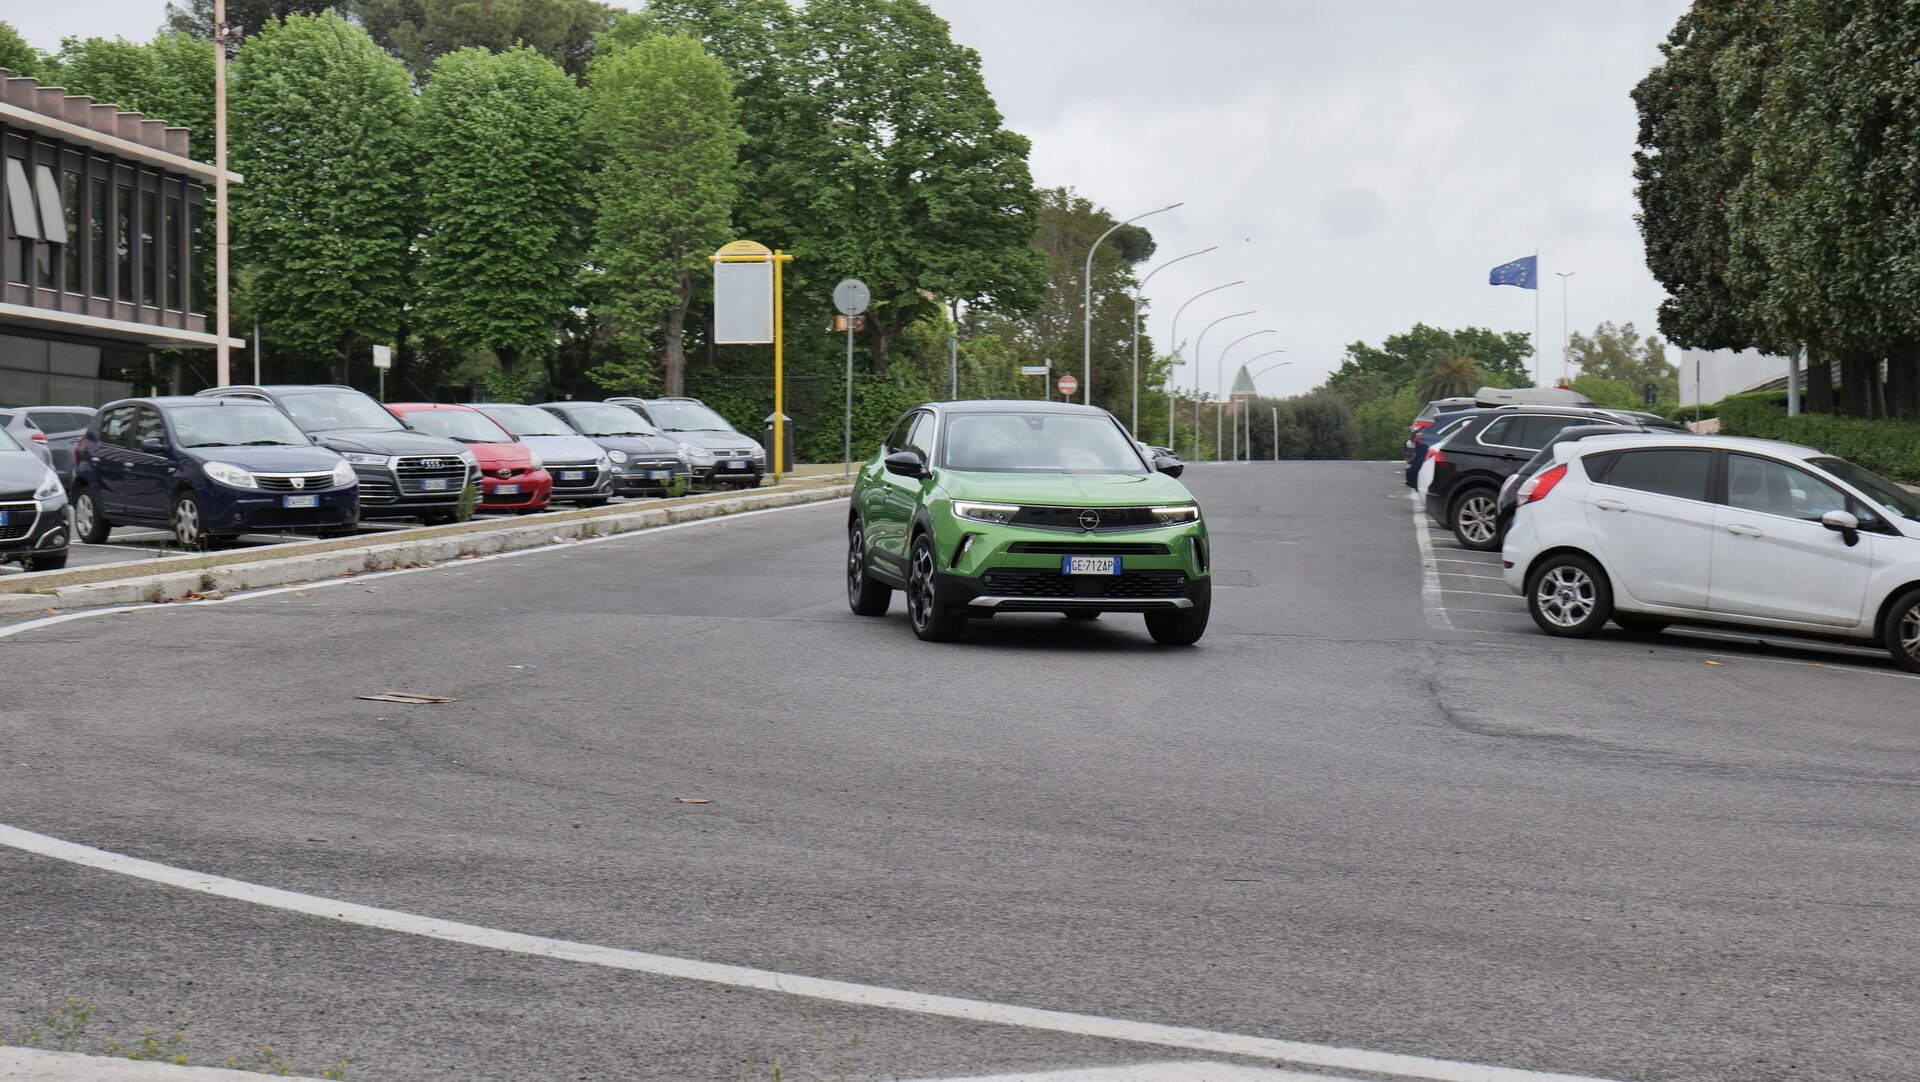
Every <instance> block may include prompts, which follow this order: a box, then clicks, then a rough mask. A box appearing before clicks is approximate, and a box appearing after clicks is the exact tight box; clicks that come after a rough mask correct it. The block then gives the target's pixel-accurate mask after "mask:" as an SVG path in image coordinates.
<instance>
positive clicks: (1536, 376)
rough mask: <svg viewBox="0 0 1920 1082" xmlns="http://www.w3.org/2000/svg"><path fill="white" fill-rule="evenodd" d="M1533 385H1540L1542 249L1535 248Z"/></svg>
mask: <svg viewBox="0 0 1920 1082" xmlns="http://www.w3.org/2000/svg"><path fill="white" fill-rule="evenodd" d="M1533 385H1534V386H1535V387H1538V386H1540V385H1541V384H1540V249H1538V248H1535V249H1534V250H1533Z"/></svg>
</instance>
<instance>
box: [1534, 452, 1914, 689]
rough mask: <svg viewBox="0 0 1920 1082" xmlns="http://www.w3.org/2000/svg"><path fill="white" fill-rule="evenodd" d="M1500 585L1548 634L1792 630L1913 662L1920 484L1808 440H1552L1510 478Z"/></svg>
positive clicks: (1907, 664)
mask: <svg viewBox="0 0 1920 1082" xmlns="http://www.w3.org/2000/svg"><path fill="white" fill-rule="evenodd" d="M1515 499H1516V510H1515V514H1514V516H1513V523H1512V526H1511V528H1510V529H1509V530H1508V532H1507V536H1506V540H1505V544H1504V546H1503V548H1502V550H1501V567H1502V569H1503V572H1504V575H1505V579H1506V583H1507V586H1508V587H1509V588H1510V589H1512V590H1513V591H1514V592H1515V593H1518V594H1520V595H1522V596H1523V597H1524V598H1525V599H1526V602H1527V608H1528V610H1529V612H1530V613H1531V614H1532V616H1533V619H1534V622H1535V623H1536V624H1537V625H1539V627H1540V629H1541V630H1543V631H1545V632H1547V633H1548V634H1550V635H1562V636H1573V637H1578V636H1586V635H1591V634H1593V633H1594V632H1596V631H1598V630H1599V629H1600V628H1601V627H1603V626H1604V625H1605V624H1606V623H1607V622H1608V621H1612V622H1613V623H1615V624H1617V625H1618V626H1620V627H1622V628H1624V629H1626V630H1627V631H1629V632H1634V633H1639V634H1655V633H1658V632H1660V631H1662V630H1664V629H1666V628H1667V627H1668V626H1670V625H1672V624H1680V623H1685V624H1702V625H1719V626H1725V627H1732V628H1740V629H1744V630H1749V631H1752V630H1762V631H1774V632H1789V633H1793V634H1797V635H1805V636H1812V637H1817V638H1826V639H1833V640H1838V641H1843V642H1852V643H1856V644H1877V645H1879V646H1881V647H1883V648H1885V649H1886V650H1887V651H1888V652H1889V653H1890V654H1891V655H1892V656H1893V659H1894V661H1895V662H1897V663H1898V664H1899V665H1900V666H1901V667H1903V668H1905V669H1908V670H1912V671H1920V497H1916V496H1915V495H1914V494H1913V493H1912V492H1909V491H1908V490H1907V489H1905V488H1903V487H1901V486H1900V485H1897V484H1895V483H1894V482H1892V481H1889V480H1887V479H1886V478H1884V477H1881V476H1879V475H1877V474H1875V473H1873V472H1871V471H1869V470H1866V469H1863V468H1861V467H1859V466H1857V465H1855V464H1853V463H1851V462H1848V461H1846V460H1844V459H1840V458H1835V457H1833V456H1831V455H1827V454H1824V453H1822V452H1820V451H1817V450H1814V449H1812V448H1809V447H1799V446H1795V445H1793V444H1787V443H1778V442H1775V441H1772V440H1758V439H1748V438H1742V437H1737V436H1717V435H1716V436H1699V435H1693V434H1690V433H1675V432H1666V431H1652V432H1631V433H1629V432H1622V433H1621V434H1617V435H1615V434H1590V435H1586V436H1584V437H1582V438H1579V439H1572V440H1567V441H1564V442H1561V443H1559V444H1556V445H1555V446H1553V447H1552V448H1550V449H1549V460H1548V462H1547V463H1545V464H1544V468H1541V469H1539V470H1538V471H1537V472H1535V473H1534V474H1533V475H1532V476H1530V477H1528V478H1527V479H1526V480H1525V481H1524V482H1522V483H1520V484H1519V485H1518V486H1517V488H1516V490H1515Z"/></svg>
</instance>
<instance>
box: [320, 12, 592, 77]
mask: <svg viewBox="0 0 1920 1082" xmlns="http://www.w3.org/2000/svg"><path fill="white" fill-rule="evenodd" d="M345 6H347V7H349V8H351V9H352V11H353V14H354V17H355V18H357V19H359V21H360V24H361V25H362V26H364V27H366V28H367V32H368V33H369V34H372V35H373V40H375V41H377V42H379V43H380V44H381V46H382V47H384V48H386V49H389V50H391V51H392V52H393V53H394V55H396V56H398V57H400V58H401V59H402V60H404V61H406V64H407V67H408V69H409V70H411V71H412V72H413V73H414V75H415V77H416V78H418V79H421V80H422V81H424V80H425V79H427V78H428V77H429V75H430V73H431V72H432V71H433V70H434V62H435V61H436V60H437V59H439V58H440V57H442V56H445V55H446V54H448V53H451V52H455V51H457V50H459V49H463V48H468V47H474V46H477V47H480V48H485V49H490V50H493V51H495V52H499V51H502V50H506V49H511V48H513V47H515V46H517V45H524V46H526V47H528V48H530V49H532V50H534V51H535V52H537V53H539V54H540V55H542V56H544V57H546V58H547V59H549V60H551V61H553V62H554V63H556V64H558V65H560V66H561V67H562V68H565V69H566V70H567V72H568V73H569V74H571V75H573V76H574V77H575V78H582V77H584V76H585V75H586V71H587V63H588V61H590V60H591V59H592V57H593V41H594V36H595V35H597V34H599V33H600V32H602V31H604V30H606V29H607V28H608V27H610V26H612V25H613V17H614V16H613V11H612V9H610V8H609V7H607V5H605V4H603V3H600V2H599V0H485V2H483V3H476V2H475V0H345Z"/></svg>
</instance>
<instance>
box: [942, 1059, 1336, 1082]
mask: <svg viewBox="0 0 1920 1082" xmlns="http://www.w3.org/2000/svg"><path fill="white" fill-rule="evenodd" d="M914 1082H1327V1076H1326V1075H1323V1074H1301V1073H1300V1072H1298V1071H1283V1070H1278V1069H1276V1068H1273V1067H1242V1066H1240V1065H1238V1064H1233V1063H1208V1062H1205V1061H1198V1062H1192V1063H1130V1064H1126V1065H1123V1066H1119V1067H1085V1068H1078V1069H1069V1070H1064V1071H1020V1072H1018V1073H1015V1074H992V1075H968V1076H966V1077H965V1078H921V1079H915V1080H914Z"/></svg>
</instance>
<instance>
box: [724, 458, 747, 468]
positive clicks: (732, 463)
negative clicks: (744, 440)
mask: <svg viewBox="0 0 1920 1082" xmlns="http://www.w3.org/2000/svg"><path fill="white" fill-rule="evenodd" d="M727 468H728V469H730V470H744V469H746V468H747V464H746V463H745V462H742V461H740V460H739V459H729V460H728V462H727Z"/></svg>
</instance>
